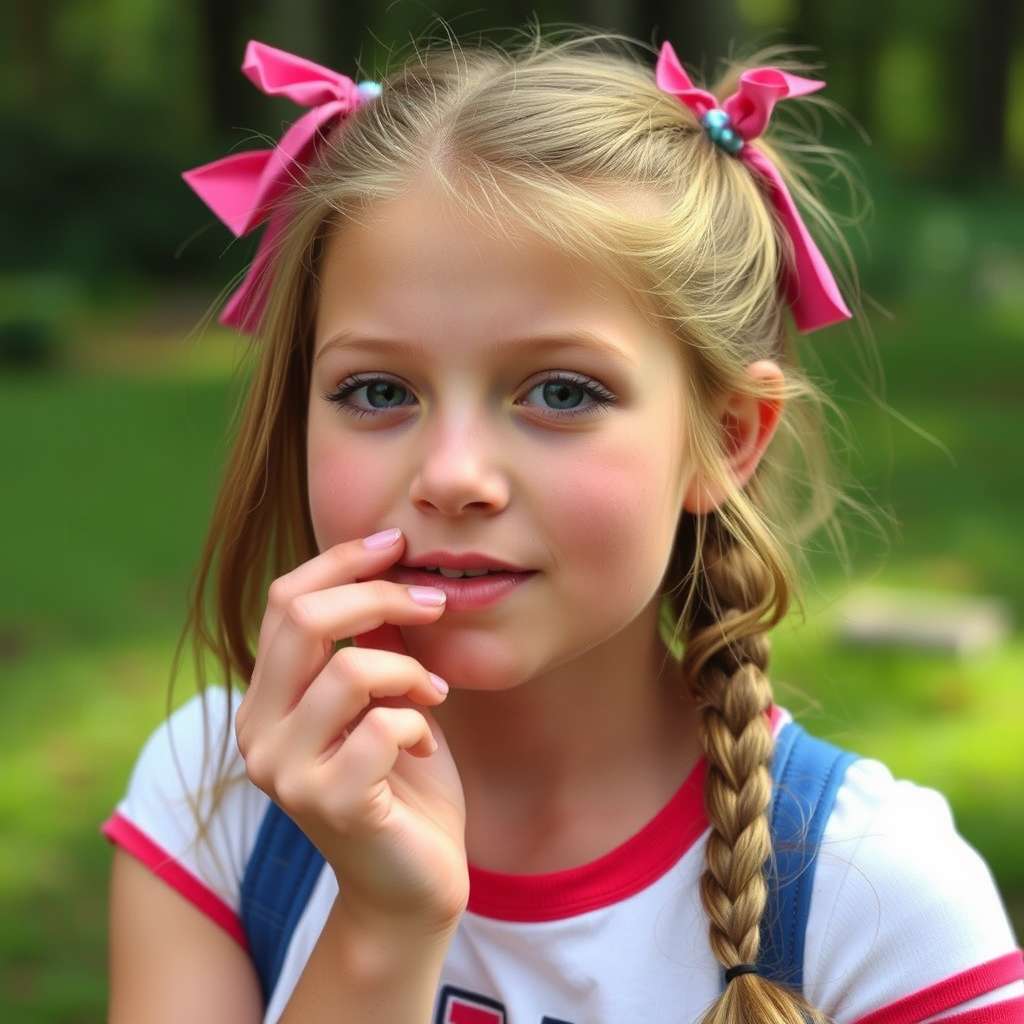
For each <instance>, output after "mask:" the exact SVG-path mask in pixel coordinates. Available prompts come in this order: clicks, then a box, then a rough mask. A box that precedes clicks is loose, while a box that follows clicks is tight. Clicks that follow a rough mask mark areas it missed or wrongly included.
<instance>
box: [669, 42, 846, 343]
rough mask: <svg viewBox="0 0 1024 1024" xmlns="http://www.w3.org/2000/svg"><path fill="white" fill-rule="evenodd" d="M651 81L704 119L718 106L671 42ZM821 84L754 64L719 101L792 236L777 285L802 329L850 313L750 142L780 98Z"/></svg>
mask: <svg viewBox="0 0 1024 1024" xmlns="http://www.w3.org/2000/svg"><path fill="white" fill-rule="evenodd" d="M655 81H656V82H657V84H658V87H659V88H660V89H661V90H662V91H663V92H667V93H669V95H671V96H675V97H676V98H677V99H678V100H679V101H680V102H681V103H683V104H684V105H685V106H686V107H687V108H688V109H689V110H690V111H691V113H692V114H693V115H694V117H696V118H697V120H698V121H699V122H701V123H702V124H703V123H704V117H705V115H706V114H707V113H708V112H709V111H711V110H714V109H716V108H718V107H719V103H718V100H717V99H716V97H715V96H714V95H713V94H712V93H710V92H707V91H706V90H704V89H698V88H696V87H695V86H694V84H693V82H692V81H691V80H690V76H689V75H688V74H687V73H686V70H685V68H683V66H682V64H681V63H680V61H679V58H678V57H677V56H676V52H675V50H674V49H673V48H672V45H671V44H670V43H665V44H663V46H662V48H661V53H660V54H659V56H658V64H657V68H656V69H655ZM824 85H825V83H824V82H819V81H817V80H815V79H812V78H801V77H800V76H799V75H791V74H789V73H788V72H785V71H780V70H778V69H777V68H754V69H753V70H751V71H746V72H744V73H743V74H742V75H741V76H740V83H739V88H738V90H737V91H736V92H735V93H733V95H732V96H730V97H729V98H728V99H727V100H725V102H724V103H722V104H721V105H720V106H721V109H722V110H723V111H724V112H725V113H726V114H727V115H728V117H729V124H730V125H731V127H732V130H733V131H734V132H735V133H736V134H737V135H738V136H739V137H740V138H741V139H742V140H743V148H742V149H740V150H739V153H738V158H739V159H740V160H741V161H742V162H743V163H744V164H746V165H747V166H748V167H749V168H750V169H751V170H752V171H754V172H755V173H756V174H759V175H760V176H761V177H762V178H763V179H764V180H765V182H766V183H767V185H768V196H769V199H770V201H771V204H772V208H773V209H774V211H775V214H776V216H777V217H778V218H779V222H780V223H781V224H782V226H783V228H784V229H785V231H786V234H787V235H788V236H789V238H790V239H791V241H792V246H793V263H792V266H791V267H788V268H787V269H786V270H785V271H784V273H783V279H782V281H781V290H782V293H783V295H784V296H785V298H786V301H787V302H788V304H789V306H790V308H791V309H792V311H793V320H794V322H795V323H796V325H797V327H798V329H799V330H801V331H814V330H817V329H818V328H820V327H828V326H830V325H831V324H835V323H839V322H840V321H841V320H849V319H850V317H851V316H852V315H853V314H852V313H851V312H850V310H849V309H848V307H847V305H846V303H845V302H844V301H843V296H842V294H841V293H840V291H839V286H838V284H836V279H835V276H834V275H833V274H832V271H831V270H830V269H829V266H828V263H827V262H826V260H825V257H824V256H822V254H821V250H820V249H819V248H818V246H817V245H816V244H815V242H814V239H813V238H812V237H811V233H810V231H808V230H807V225H806V224H805V223H804V220H803V218H802V217H801V216H800V211H799V210H798V209H797V206H796V203H795V202H794V201H793V197H792V195H790V192H789V189H788V188H787V187H786V183H785V181H784V180H783V178H782V175H781V174H780V173H779V169H778V168H777V167H776V166H775V164H774V163H772V161H771V160H769V159H768V157H767V156H766V155H765V154H764V153H762V152H761V151H760V150H759V149H757V148H756V147H755V146H753V145H752V144H751V143H752V140H754V139H756V138H757V137H758V136H759V135H761V133H762V132H763V131H764V130H765V128H766V127H767V125H768V119H769V118H770V117H771V113H772V110H773V109H774V107H775V104H776V103H777V102H778V101H779V100H783V99H787V98H789V97H794V96H806V95H807V94H808V93H812V92H817V90H818V89H821V88H822V87H823V86H824Z"/></svg>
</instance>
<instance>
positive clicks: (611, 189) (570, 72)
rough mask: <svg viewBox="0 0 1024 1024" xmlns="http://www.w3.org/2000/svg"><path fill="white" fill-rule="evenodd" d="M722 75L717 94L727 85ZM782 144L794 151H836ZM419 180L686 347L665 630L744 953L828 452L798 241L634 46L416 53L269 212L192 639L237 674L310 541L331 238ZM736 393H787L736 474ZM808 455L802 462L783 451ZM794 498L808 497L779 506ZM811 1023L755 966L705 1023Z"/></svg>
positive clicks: (736, 959)
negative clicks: (783, 663)
mask: <svg viewBox="0 0 1024 1024" xmlns="http://www.w3.org/2000/svg"><path fill="white" fill-rule="evenodd" d="M776 63H778V62H777V61H776ZM735 76H736V70H735V69H734V70H733V72H732V73H731V74H730V75H729V76H728V80H727V81H725V82H723V83H719V85H718V86H716V87H715V89H714V91H716V92H717V93H719V95H724V94H726V93H728V92H730V91H731V87H732V84H733V83H734V81H735ZM795 137H796V138H797V139H798V144H799V146H800V151H801V154H802V157H803V158H804V159H807V158H808V157H821V156H822V155H824V154H826V151H825V150H824V148H823V147H820V146H818V145H817V144H816V143H814V142H813V141H811V140H808V139H806V138H801V137H799V136H795ZM757 145H758V146H759V147H760V148H762V150H763V151H765V152H766V153H768V154H769V156H770V157H771V159H772V160H773V161H775V162H776V164H777V165H778V166H779V168H780V170H781V171H782V172H783V174H784V175H785V176H786V177H787V179H788V180H789V182H790V183H791V189H792V191H793V193H794V195H795V196H796V197H797V200H798V202H801V204H802V205H803V206H804V208H805V210H807V211H809V212H811V213H812V215H813V214H817V215H818V217H819V219H821V220H822V221H823V224H824V227H826V228H830V227H834V225H832V224H831V223H830V222H829V220H828V216H827V214H825V213H824V210H823V207H822V206H821V205H820V204H819V203H818V202H817V201H816V200H815V197H814V195H813V193H812V192H811V191H810V190H809V189H808V187H807V186H806V183H805V182H804V181H803V180H802V178H801V177H800V176H798V175H796V174H794V172H793V170H792V168H791V166H790V164H789V163H787V161H786V160H785V158H784V154H783V148H784V147H780V146H779V145H777V144H773V142H772V141H771V140H770V139H765V140H759V141H758V143H757ZM425 183H429V184H431V185H432V186H434V187H436V188H439V189H441V190H443V192H444V193H445V194H446V195H447V196H449V197H450V198H451V200H452V201H453V202H454V203H457V204H459V205H460V206H461V208H463V209H465V210H471V211H473V212H474V213H475V214H477V215H479V216H481V217H483V218H486V220H487V221H488V222H489V223H491V224H492V225H493V227H494V229H495V230H498V231H503V232H506V233H507V234H508V235H509V236H511V237H513V238H514V237H515V236H516V234H517V233H519V232H530V233H535V234H538V235H540V236H541V237H542V238H544V239H546V240H548V241H549V242H550V243H551V244H552V245H554V246H556V247H558V248H559V249H560V250H561V251H564V252H565V253H566V254H567V255H568V256H571V257H573V258H575V259H579V258H585V259H586V260H589V261H591V262H593V263H595V264H598V265H600V266H601V267H602V268H604V269H606V270H609V271H611V272H613V273H614V274H615V275H616V277H617V278H618V279H619V280H621V281H624V282H625V283H627V284H628V285H629V286H630V287H631V289H632V290H633V291H634V293H635V295H636V296H637V302H638V305H639V306H640V308H641V309H643V310H644V311H645V312H646V313H647V314H648V315H649V316H650V317H652V318H653V319H655V320H656V321H657V322H658V323H659V324H660V325H661V326H662V327H663V328H664V330H665V331H666V332H668V333H669V334H670V335H672V336H674V337H675V338H676V339H677V340H678V343H679V345H680V347H681V350H682V352H683V355H684V359H685V362H686V366H687V370H688V373H687V387H688V388H689V392H690V393H689V396H688V397H689V399H690V405H691V407H692V409H693V410H694V425H693V437H692V439H691V443H692V448H693V451H694V453H695V455H696V457H697V458H698V459H699V460H700V462H701V463H702V464H703V466H704V468H705V471H706V472H707V473H708V474H712V475H714V476H715V477H716V478H717V480H718V483H719V484H720V486H721V488H722V489H723V490H724V491H725V492H726V494H727V497H726V499H725V500H724V501H723V502H722V503H721V504H720V505H719V507H718V508H717V509H716V510H715V511H714V512H712V513H709V514H706V515H684V517H683V519H682V521H681V523H680V527H679V531H678V537H677V541H676V544H675V548H674V550H673V553H672V557H671V561H670V565H669V567H668V571H667V573H666V577H665V612H666V621H667V623H668V629H667V634H668V635H667V639H668V641H669V643H670V645H674V644H678V645H679V646H681V651H682V654H681V670H682V675H683V677H684V679H685V681H686V683H687V685H688V686H689V687H690V689H691V691H692V693H693V695H694V697H695V699H696V702H697V705H698V707H699V709H700V715H701V727H700V735H701V741H702V744H703V748H704V751H705V754H706V757H707V761H708V767H709V770H708V782H707V791H706V805H707V814H708V818H709V821H710V824H711V835H710V838H709V841H708V844H707V854H706V870H705V872H704V875H703V879H702V883H701V899H702V901H703V905H704V907H705V910H706V912H707V915H708V919H709V922H710V924H709V936H710V944H711V948H712V950H713V952H714V955H715V957H716V958H717V959H718V961H719V962H720V963H721V965H722V967H723V969H728V968H730V967H734V966H737V965H739V964H743V963H756V961H757V958H758V951H759V944H760V938H759V929H760V925H761V920H762V918H763V916H764V914H765V907H766V899H767V892H768V885H769V884H770V882H769V879H770V870H769V868H770V863H771V852H772V851H771V840H770V835H769V828H768V822H767V816H766V809H767V807H768V805H769V800H770V796H771V785H772V784H771V777H770V772H769V765H770V761H771V757H772V753H773V749H774V740H773V736H772V731H771V727H770V724H769V720H768V717H767V714H766V712H767V711H768V709H769V706H770V704H771V702H772V692H771V686H770V684H769V682H768V679H767V675H766V670H767V666H768V660H769V644H768V638H767V634H768V631H769V630H770V628H771V627H772V626H774V625H775V624H776V623H777V622H778V621H779V620H780V619H781V618H782V617H783V616H784V615H785V614H786V611H787V609H788V607H789V604H790V600H791V593H790V590H791V581H792V580H793V578H794V574H793V571H792V567H791V565H790V561H789V557H788V555H787V550H788V549H789V548H790V547H791V545H792V543H793V542H794V541H796V540H798V539H799V537H800V535H802V534H804V533H806V532H807V530H808V529H809V528H810V527H811V526H814V525H817V524H819V523H820V522H822V521H823V520H825V519H826V518H827V516H828V514H829V512H830V509H831V493H830V490H829V488H828V486H827V484H826V483H825V480H826V475H825V473H824V472H823V470H822V467H823V466H824V465H825V462H824V460H823V459H822V458H821V456H822V455H823V452H821V451H809V450H808V445H809V444H810V443H812V442H813V441H815V440H820V439H821V438H822V436H823V433H824V432H823V430H822V429H821V425H820V423H816V421H815V417H816V416H819V415H820V408H819V406H820V396H819V395H818V394H817V392H816V390H815V388H814V387H813V386H812V385H811V384H810V383H809V382H808V381H807V380H805V379H804V377H803V375H802V374H801V372H800V370H799V368H798V366H797V364H796V360H795V358H794V356H793V353H792V351H791V346H790V340H789V330H788V327H787V323H786V317H785V308H784V305H783V300H782V298H781V296H780V289H779V281H780V277H781V271H782V269H783V267H784V266H785V264H786V261H787V260H789V259H790V251H789V245H788V240H787V238H786V236H785V234H784V232H783V231H782V229H781V228H780V226H779V224H778V222H777V220H776V218H775V217H774V215H773V213H772V211H771V208H770V206H769V204H768V203H767V202H766V201H765V197H764V194H763V191H762V189H763V186H762V184H761V183H760V182H759V181H758V180H757V178H756V177H755V176H754V175H753V174H752V173H751V171H750V170H749V169H748V168H747V167H745V166H744V165H743V164H741V163H740V162H739V161H738V160H736V159H734V158H732V157H730V156H729V155H728V154H726V153H724V152H723V151H721V150H719V149H718V148H716V147H715V146H714V145H713V144H712V143H711V142H710V141H709V140H708V139H707V138H706V136H705V134H704V132H703V130H702V129H701V128H700V126H699V125H698V124H697V122H696V120H695V119H694V117H693V115H692V114H691V113H690V112H689V111H688V110H687V109H686V108H685V107H684V106H683V104H681V103H680V102H679V101H678V100H677V99H675V98H673V97H671V96H669V95H667V94H665V93H663V92H662V91H661V90H659V89H658V88H657V86H656V85H655V83H654V77H653V72H652V68H651V66H650V64H649V63H648V62H647V61H646V60H644V59H638V57H637V56H636V53H635V51H632V50H631V49H630V47H629V46H628V45H626V44H625V43H622V42H621V41H617V40H608V39H600V38H596V37H595V38H589V37H586V36H581V35H574V36H573V37H572V38H568V39H561V40H556V41H541V40H540V39H538V38H531V39H529V40H528V41H526V42H525V43H523V44H522V45H520V46H518V47H516V48H515V49H514V50H503V49H500V48H497V47H495V48H490V47H481V48H478V49H472V50H461V49H458V48H456V47H454V46H451V45H448V46H446V47H443V48H438V49H436V50H435V49H427V50H425V51H423V52H421V53H419V54H417V55H416V56H415V57H414V58H413V59H412V60H410V61H409V62H408V63H406V64H405V66H404V67H402V68H401V69H400V70H398V71H396V72H395V73H394V74H392V75H391V76H390V77H389V78H387V79H386V80H385V81H384V83H383V92H382V95H381V97H380V98H379V99H377V100H375V101H373V102H372V103H370V104H368V105H366V106H364V107H363V108H361V109H360V110H359V111H358V112H357V113H356V114H354V115H353V116H351V117H350V118H348V119H347V120H346V121H345V122H343V123H342V125H341V126H340V127H339V128H338V129H337V130H336V131H334V132H333V134H332V135H331V137H330V138H329V139H328V140H326V144H325V145H323V146H322V147H321V152H320V155H319V158H318V160H317V162H316V165H315V166H314V167H312V168H311V169H310V173H309V178H308V181H306V182H304V183H303V186H302V187H301V188H296V189H293V190H292V193H291V195H290V196H289V197H288V199H287V200H286V202H285V204H284V205H283V206H282V208H281V209H280V210H278V211H277V213H276V214H275V217H276V218H277V219H278V224H279V225H280V226H281V232H280V235H279V241H278V243H277V247H276V250H275V254H274V259H273V261H272V271H271V274H270V276H268V278H267V280H266V281H265V282H262V285H263V286H264V293H265V299H266V307H265V312H264V314H263V317H262V321H261V330H260V345H261V348H260V352H259V356H258V363H257V365H256V368H255V372H254V376H253V378H252V381H251V384H250V388H249V394H248V400H247V404H246V405H245V407H244V409H243V411H242V416H241V419H240V422H239V425H238V431H237V437H236V440H235V444H234V449H233V451H232V453H231V455H230V457H229V459H228V464H227V470H226V475H225V479H224V484H223V487H222V490H221V492H220V497H219V500H218V502H217V505H216V509H215V513H214V517H213V523H212V527H211V531H210V535H209V538H208V542H207V546H206V549H205V552H204V554H203V558H202V562H201V566H200V573H199V577H198V583H197V588H196V592H195V599H194V602H193V605H192V608H191V615H190V622H189V626H190V629H191V634H192V639H193V641H194V645H195V649H196V650H197V652H199V657H200V658H201V657H202V655H203V654H212V656H213V658H214V659H215V661H216V662H217V664H218V666H219V668H220V669H221V670H222V672H223V673H224V674H225V675H226V676H227V677H229V678H234V679H235V680H237V681H240V682H244V681H245V680H247V679H248V678H249V676H250V674H251V672H252V668H253V662H254V650H255V636H256V631H257V628H258V624H259V621H260V618H261V614H262V610H263V605H264V601H265V593H266V586H267V584H268V582H269V581H270V579H272V578H273V577H275V576H277V575H280V574H282V573H284V572H286V571H288V570H290V569H291V568H293V567H294V566H295V565H296V564H297V563H299V562H301V561H304V560H306V559H308V558H310V557H312V556H313V555H314V554H315V553H316V545H315V541H314V536H313V530H312V526H311V522H310V518H309V513H308V510H307V507H306V479H305V438H304V430H305V416H306V407H307V402H308V390H309V372H310V367H309V362H310V358H311V347H312V324H313V318H314V315H315V308H316V302H317V268H318V260H319V256H320V251H321V248H322V245H323V241H324V239H325V237H326V235H327V234H328V233H329V232H330V231H331V230H332V229H333V228H334V227H336V226H337V225H338V224H339V223H343V222H345V221H350V220H353V219H358V218H359V217H360V216H361V214H362V212H363V211H364V210H366V209H367V208H368V207H369V206H371V205H372V204H373V203H375V202H378V201H381V200H386V199H388V198H390V197H397V196H400V195H402V194H405V193H407V192H408V191H409V190H410V189H411V188H413V187H417V186H420V185H423V184H425ZM762 358H768V359H773V360H775V361H776V362H778V363H779V364H780V365H781V366H782V367H783V369H784V371H785V375H786V384H785V390H784V393H783V394H781V395H780V393H779V391H778V389H777V385H775V384H772V385H771V387H772V388H773V389H774V390H772V391H771V392H766V393H764V394H762V393H760V392H759V391H758V390H757V389H758V387H760V386H762V385H759V384H758V382H757V381H755V380H754V379H753V378H752V376H751V375H750V374H748V373H747V372H746V371H747V369H748V367H749V366H750V365H751V364H752V363H753V362H754V361H756V360H758V359H762ZM737 391H739V392H746V393H748V394H751V393H752V394H755V395H758V396H759V397H767V398H771V399H777V398H779V397H784V398H785V399H786V413H785V417H784V420H783V428H782V432H783V435H784V436H782V437H781V438H777V439H776V441H775V442H773V447H772V452H771V455H770V457H768V458H767V459H766V460H764V462H763V463H762V465H761V466H760V467H759V469H758V471H757V472H756V474H755V476H754V478H753V479H752V480H751V481H750V482H749V483H748V484H747V485H746V486H745V487H744V488H742V489H738V488H736V487H735V486H733V485H732V483H731V480H730V478H729V475H728V474H727V472H726V470H725V467H724V465H723V459H722V452H721V436H720V434H721V430H720V424H719V422H718V417H717V414H716V412H715V409H716V401H717V400H718V399H719V398H720V397H721V396H723V395H726V394H729V393H733V392H737ZM801 417H803V418H801ZM808 417H809V418H808ZM808 424H810V426H809V425H808ZM793 442H796V443H795V444H794V443H793ZM801 453H802V455H803V458H802V459H800V460H799V467H800V468H799V469H797V470H794V469H793V468H792V465H790V461H791V460H789V456H790V455H793V454H801ZM795 484H796V485H798V486H795ZM794 494H798V495H799V497H800V502H799V505H800V508H799V509H798V508H797V507H795V506H794V505H792V504H790V505H787V504H785V503H784V501H783V499H784V498H785V497H789V498H792V496H793V495H794ZM803 513H808V514H807V515H804V514H803ZM821 1019H823V1018H822V1016H821V1015H820V1013H819V1012H818V1011H816V1010H814V1009H812V1008H811V1007H809V1006H808V1005H807V1004H806V1003H805V1002H804V1001H803V1000H802V998H801V997H800V996H799V994H797V993H795V992H792V991H790V990H788V989H786V988H785V987H782V986H778V985H775V984H773V983H771V982H768V981H767V980H765V979H764V978H762V977H760V976H758V975H756V974H744V975H742V976H739V977H736V978H734V980H733V981H732V982H730V983H729V984H728V985H727V986H726V988H725V991H724V993H723V994H722V996H721V997H720V998H719V999H718V1000H717V1001H716V1003H715V1004H714V1005H713V1006H712V1008H711V1009H710V1010H709V1011H708V1015H707V1017H706V1021H707V1022H708V1024H725V1022H728V1024H744V1022H749V1024H754V1022H757V1024H765V1022H779V1024H781V1022H790V1024H798V1022H799V1024H805V1022H806V1021H816V1020H821Z"/></svg>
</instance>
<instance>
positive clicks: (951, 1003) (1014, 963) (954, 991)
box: [856, 950, 1024, 1024]
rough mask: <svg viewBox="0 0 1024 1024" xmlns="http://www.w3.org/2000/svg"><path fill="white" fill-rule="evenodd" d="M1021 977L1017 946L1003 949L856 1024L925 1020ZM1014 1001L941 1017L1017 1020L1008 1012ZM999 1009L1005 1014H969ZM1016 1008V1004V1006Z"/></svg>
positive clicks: (978, 1023) (1023, 964)
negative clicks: (989, 1015)
mask: <svg viewBox="0 0 1024 1024" xmlns="http://www.w3.org/2000/svg"><path fill="white" fill-rule="evenodd" d="M1021 980H1024V955H1022V954H1021V951H1020V950H1017V951H1016V952H1013V953H1007V954H1006V955H1005V956H1001V957H997V958H996V959H995V960H989V962H988V963H985V964H980V965H979V966H977V967H972V968H970V969H969V970H966V971H963V972H961V973H960V974H954V975H953V977H952V978H947V979H946V980H945V981H940V982H939V983H938V984H937V985H931V986H930V987H928V988H923V989H921V990H920V991H919V992H914V993H913V994H912V995H909V996H906V997H905V998H903V999H899V1000H897V1001H896V1002H895V1003H890V1004H889V1005H888V1006H883V1007H882V1008H881V1009H880V1010H875V1011H874V1013H869V1014H868V1015H867V1016H866V1017H861V1018H860V1019H859V1020H858V1021H857V1022H856V1024H917V1022H918V1021H923V1020H926V1019H927V1018H928V1017H935V1016H937V1015H938V1014H941V1013H948V1011H950V1010H952V1009H954V1008H955V1007H957V1006H960V1005H962V1004H963V1003H966V1002H968V1001H969V1000H971V999H977V998H978V997H979V996H983V995H986V994H987V993H989V992H994V991H995V990H996V989H1000V988H1003V987H1004V986H1006V985H1012V984H1013V983H1014V982H1015V981H1021ZM1017 1003H1018V1000H1016V999H1011V1000H1006V1001H1004V1002H1002V1003H993V1004H992V1005H991V1006H990V1007H988V1006H987V1007H981V1008H979V1010H977V1011H976V1010H967V1011H964V1013H963V1014H960V1015H954V1016H952V1017H948V1018H944V1019H948V1020H950V1021H956V1022H958V1024H960V1022H961V1018H962V1021H963V1024H989V1022H990V1020H991V1022H992V1024H997V1022H998V1024H1004V1022H1005V1024H1010V1022H1013V1024H1019V1022H1020V1021H1021V1020H1022V1017H1021V1016H1019V1015H1018V1016H1010V1015H1009V1013H1010V1011H1011V1010H1012V1009H1013V1007H1014V1006H1015V1005H1016V1004H1017ZM989 1009H991V1010H992V1011H995V1010H1002V1011H1003V1012H1005V1013H1006V1015H1005V1016H994V1017H992V1018H988V1017H980V1018H978V1019H977V1020H976V1019H975V1018H974V1016H972V1015H973V1014H975V1013H977V1012H980V1010H989ZM1018 1009H1019V1007H1018Z"/></svg>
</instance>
